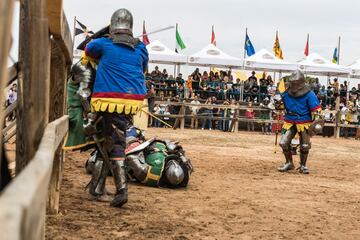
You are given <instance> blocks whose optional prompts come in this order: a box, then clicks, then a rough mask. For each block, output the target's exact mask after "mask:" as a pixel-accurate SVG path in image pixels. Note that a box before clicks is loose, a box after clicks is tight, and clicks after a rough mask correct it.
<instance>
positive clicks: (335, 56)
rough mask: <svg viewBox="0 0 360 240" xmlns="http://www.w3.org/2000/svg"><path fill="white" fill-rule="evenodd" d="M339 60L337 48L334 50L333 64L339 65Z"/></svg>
mask: <svg viewBox="0 0 360 240" xmlns="http://www.w3.org/2000/svg"><path fill="white" fill-rule="evenodd" d="M338 60H339V56H338V50H337V48H335V49H334V54H333V59H332V62H333V63H338Z"/></svg>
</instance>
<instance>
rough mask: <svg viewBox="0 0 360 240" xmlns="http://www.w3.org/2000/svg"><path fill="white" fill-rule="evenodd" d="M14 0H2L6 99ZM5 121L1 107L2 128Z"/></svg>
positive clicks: (0, 70) (1, 66) (0, 43)
mask: <svg viewBox="0 0 360 240" xmlns="http://www.w3.org/2000/svg"><path fill="white" fill-rule="evenodd" d="M13 9H14V1H13V0H1V1H0V36H1V37H0V89H1V90H0V99H1V101H2V100H3V99H4V95H3V94H4V91H3V89H4V88H5V86H6V83H7V80H8V71H7V61H8V54H9V51H10V47H11V46H10V45H11V26H12V20H13V19H12V17H13ZM3 122H4V114H3V108H2V107H0V123H1V128H2V124H3ZM0 146H2V137H0ZM1 156H2V147H0V166H1V162H2V160H1Z"/></svg>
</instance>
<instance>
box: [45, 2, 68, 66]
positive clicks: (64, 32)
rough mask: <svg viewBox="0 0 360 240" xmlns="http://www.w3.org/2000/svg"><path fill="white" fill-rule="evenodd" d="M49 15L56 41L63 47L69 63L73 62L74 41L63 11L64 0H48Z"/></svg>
mask: <svg viewBox="0 0 360 240" xmlns="http://www.w3.org/2000/svg"><path fill="white" fill-rule="evenodd" d="M47 5H48V6H47V15H48V18H49V28H50V32H51V34H52V35H53V37H54V39H55V41H56V42H57V43H58V44H59V47H60V48H61V49H62V53H63V54H64V57H65V59H66V62H67V63H71V62H72V54H73V41H72V38H71V31H70V27H69V23H68V21H67V19H66V16H65V13H64V11H63V7H62V6H63V1H62V0H47Z"/></svg>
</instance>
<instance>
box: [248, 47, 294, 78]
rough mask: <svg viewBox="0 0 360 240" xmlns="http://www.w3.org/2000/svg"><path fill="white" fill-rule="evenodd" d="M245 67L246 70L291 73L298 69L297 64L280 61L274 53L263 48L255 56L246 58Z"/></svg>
mask: <svg viewBox="0 0 360 240" xmlns="http://www.w3.org/2000/svg"><path fill="white" fill-rule="evenodd" d="M244 67H245V69H246V70H260V71H269V72H291V71H294V70H296V69H297V64H294V63H289V62H286V61H284V60H282V59H279V58H277V57H275V55H274V54H273V53H271V52H269V51H268V50H266V49H264V48H263V49H261V50H260V51H258V52H256V53H255V54H254V55H252V56H250V57H247V58H245V61H244Z"/></svg>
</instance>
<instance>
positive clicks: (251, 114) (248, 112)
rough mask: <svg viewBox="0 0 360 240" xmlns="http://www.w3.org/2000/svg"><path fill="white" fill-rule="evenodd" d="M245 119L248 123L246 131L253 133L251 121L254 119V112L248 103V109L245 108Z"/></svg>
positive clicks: (253, 128)
mask: <svg viewBox="0 0 360 240" xmlns="http://www.w3.org/2000/svg"><path fill="white" fill-rule="evenodd" d="M245 115H246V118H247V119H248V122H247V129H248V131H250V130H251V131H254V130H255V127H254V122H253V120H254V119H255V112H254V109H253V108H252V103H251V102H249V103H248V107H247V108H246V113H245Z"/></svg>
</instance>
